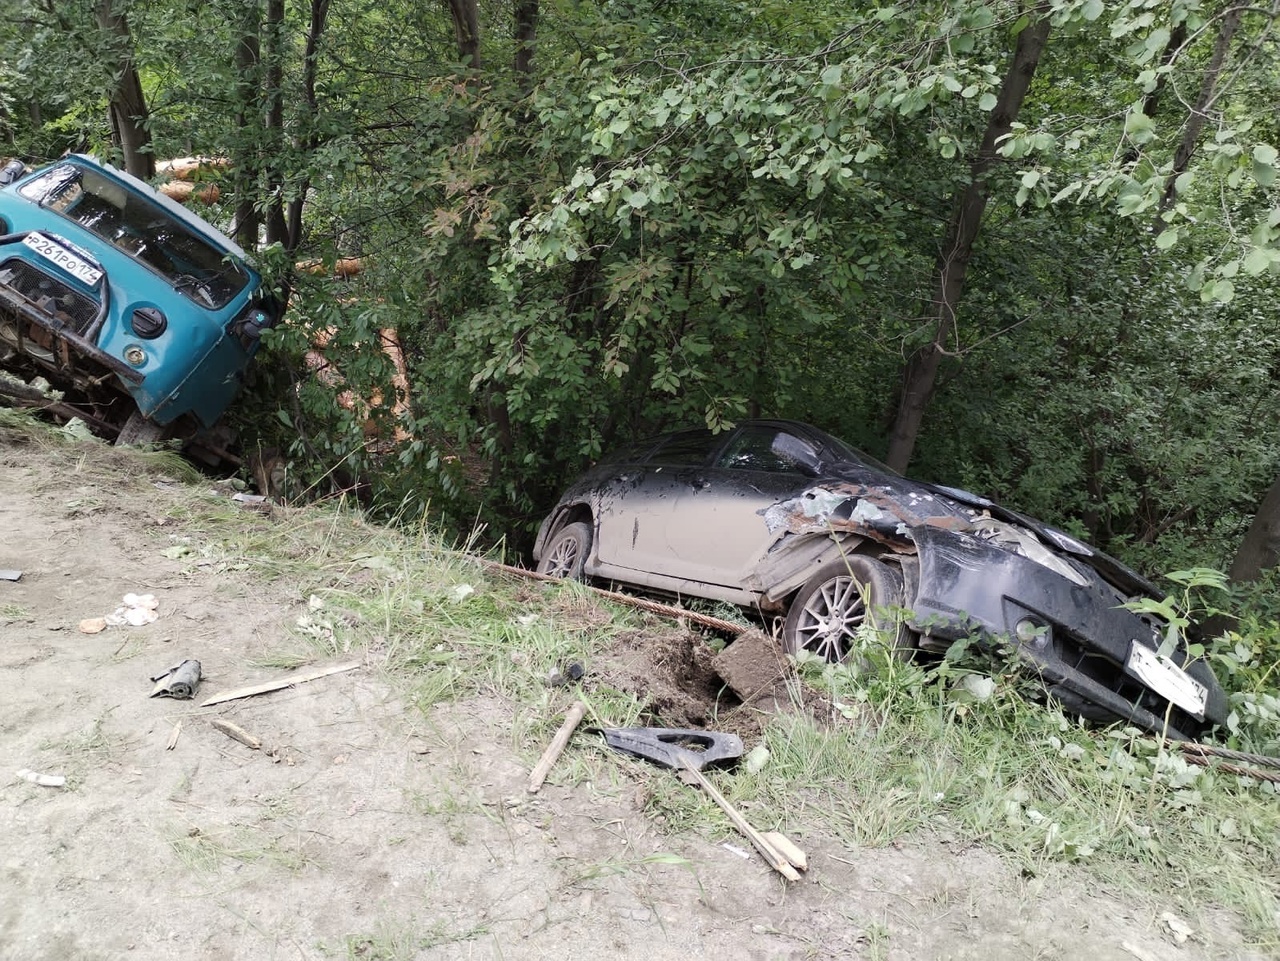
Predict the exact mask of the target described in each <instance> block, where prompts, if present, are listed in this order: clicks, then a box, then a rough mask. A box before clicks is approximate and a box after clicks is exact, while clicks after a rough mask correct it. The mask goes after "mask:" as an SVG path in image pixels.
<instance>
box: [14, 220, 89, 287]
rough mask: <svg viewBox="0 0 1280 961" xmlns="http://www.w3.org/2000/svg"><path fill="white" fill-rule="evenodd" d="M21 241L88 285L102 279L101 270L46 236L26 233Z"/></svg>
mask: <svg viewBox="0 0 1280 961" xmlns="http://www.w3.org/2000/svg"><path fill="white" fill-rule="evenodd" d="M22 242H23V243H24V244H26V245H27V246H28V247H30V248H31V249H32V250H34V251H35V252H36V253H38V254H39V255H40V256H41V257H43V258H44V259H45V260H48V261H50V262H51V263H54V264H57V265H58V266H59V267H61V268H62V269H63V270H65V271H66V272H67V273H69V274H70V275H71V276H72V277H74V278H75V279H76V280H79V281H81V282H82V283H85V284H88V285H89V286H90V287H94V286H96V285H97V283H98V281H99V280H101V279H102V271H101V270H99V269H98V268H97V267H94V266H93V265H92V264H90V263H88V262H87V261H85V260H84V259H83V258H81V257H77V256H76V255H75V254H73V253H72V252H71V251H69V250H67V248H66V247H64V246H62V244H60V243H57V242H55V241H52V240H50V239H49V238H48V237H45V236H43V235H41V234H34V233H33V234H27V235H26V236H25V237H23V238H22Z"/></svg>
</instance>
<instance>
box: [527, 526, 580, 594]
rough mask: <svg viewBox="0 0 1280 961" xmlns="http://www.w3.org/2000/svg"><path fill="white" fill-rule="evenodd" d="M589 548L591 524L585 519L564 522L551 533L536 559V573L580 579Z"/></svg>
mask: <svg viewBox="0 0 1280 961" xmlns="http://www.w3.org/2000/svg"><path fill="white" fill-rule="evenodd" d="M589 550H591V525H590V524H588V523H586V522H585V521H575V522H574V523H572V524H566V525H565V526H564V527H562V528H560V530H558V531H556V532H555V534H554V535H552V537H551V540H550V541H548V542H547V547H546V550H544V551H543V552H542V560H540V561H538V573H539V574H548V575H550V576H551V577H567V578H570V579H571V580H575V581H580V580H582V570H583V567H585V566H586V563H587V552H588V551H589Z"/></svg>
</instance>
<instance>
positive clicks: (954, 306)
mask: <svg viewBox="0 0 1280 961" xmlns="http://www.w3.org/2000/svg"><path fill="white" fill-rule="evenodd" d="M1048 7H1049V5H1048V4H1047V3H1039V4H1037V5H1036V6H1035V8H1034V9H1033V11H1032V15H1033V16H1034V17H1035V19H1033V20H1032V21H1031V22H1030V23H1029V24H1027V26H1025V27H1023V28H1022V31H1021V32H1020V33H1019V34H1018V40H1017V44H1016V46H1015V48H1014V53H1013V61H1012V63H1010V65H1009V72H1008V73H1007V74H1005V77H1004V81H1003V82H1002V83H1001V85H1000V94H999V98H998V99H997V101H996V106H995V109H994V110H992V111H991V117H990V119H989V120H988V122H987V129H986V133H985V134H984V135H983V137H982V146H981V147H980V148H979V150H978V153H977V156H975V157H974V160H973V163H972V164H971V165H970V167H969V185H968V186H967V187H966V188H965V191H964V193H963V194H962V195H961V196H960V198H959V200H958V201H957V203H956V206H955V211H954V213H953V214H952V216H951V221H950V223H949V224H948V225H947V233H946V236H945V238H944V240H943V243H942V247H941V249H940V250H939V252H938V260H937V264H936V266H935V268H934V283H933V298H932V300H931V301H930V302H929V305H928V314H929V316H930V318H931V320H932V326H933V340H932V341H931V342H930V343H929V344H928V345H927V346H925V347H924V348H923V349H921V350H920V351H918V352H917V353H916V354H915V355H914V356H913V357H912V358H911V359H910V360H909V361H908V362H907V365H906V370H905V372H904V374H903V386H902V397H901V398H900V400H899V401H898V412H897V416H896V417H895V419H894V423H893V429H892V430H891V431H890V434H889V454H888V458H887V460H888V464H889V466H890V467H892V468H893V469H894V470H898V471H903V470H905V469H906V467H907V465H908V464H909V463H910V462H911V455H912V453H913V452H914V450H915V445H916V438H917V437H918V436H919V434H920V425H921V423H922V422H923V420H924V412H925V410H926V408H928V406H929V401H930V400H931V399H932V398H933V392H934V387H935V386H936V384H937V380H938V368H939V366H940V365H941V363H942V358H943V355H945V354H946V353H947V350H946V345H947V342H948V341H949V340H950V339H951V337H952V332H953V330H954V328H955V322H956V313H957V311H958V309H959V305H960V298H961V297H962V296H963V294H964V284H965V272H966V271H967V269H968V266H969V258H970V256H971V255H972V254H973V244H974V241H975V240H976V239H977V237H978V228H979V227H980V226H981V225H982V215H983V213H984V212H985V211H986V208H987V176H988V174H989V173H990V172H991V170H992V169H993V168H994V167H995V166H996V164H997V163H998V162H999V159H1000V158H999V156H998V155H997V153H996V147H997V141H998V140H999V138H1000V137H1003V136H1004V135H1005V134H1007V133H1009V131H1010V130H1011V129H1012V125H1013V121H1014V120H1015V119H1017V116H1018V111H1019V110H1020V109H1021V108H1022V101H1023V98H1024V97H1025V96H1026V94H1027V89H1028V88H1029V87H1030V86H1031V78H1032V77H1033V76H1035V72H1036V67H1037V66H1038V65H1039V63H1040V55H1041V53H1042V52H1043V51H1044V47H1045V43H1046V42H1047V40H1048V38H1049V18H1048V16H1047V13H1048Z"/></svg>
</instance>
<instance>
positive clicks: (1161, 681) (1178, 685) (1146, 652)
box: [1125, 641, 1209, 718]
mask: <svg viewBox="0 0 1280 961" xmlns="http://www.w3.org/2000/svg"><path fill="white" fill-rule="evenodd" d="M1125 666H1126V668H1127V669H1128V671H1129V673H1130V674H1132V675H1134V676H1135V677H1137V678H1138V679H1139V680H1140V681H1142V682H1143V683H1144V684H1146V685H1147V687H1149V688H1151V690H1153V691H1155V692H1156V693H1157V694H1159V695H1160V696H1161V697H1164V698H1166V699H1168V700H1170V701H1172V702H1173V703H1174V704H1176V705H1178V707H1180V708H1182V709H1183V710H1184V711H1186V712H1187V713H1188V714H1194V715H1195V716H1196V717H1198V718H1203V717H1204V707H1205V702H1206V701H1207V700H1208V696H1209V693H1208V691H1207V690H1206V688H1205V686H1204V685H1203V684H1201V683H1200V682H1199V681H1197V680H1196V679H1195V678H1193V677H1192V676H1191V675H1190V674H1188V673H1187V672H1186V671H1184V670H1183V669H1182V668H1180V667H1178V665H1176V664H1174V663H1173V661H1171V660H1169V659H1168V658H1167V657H1160V655H1158V654H1157V653H1156V652H1155V651H1153V650H1151V648H1149V647H1146V646H1144V645H1142V644H1139V643H1138V642H1137V641H1130V642H1129V660H1128V662H1127V664H1126V665H1125Z"/></svg>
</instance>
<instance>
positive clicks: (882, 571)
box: [782, 557, 914, 663]
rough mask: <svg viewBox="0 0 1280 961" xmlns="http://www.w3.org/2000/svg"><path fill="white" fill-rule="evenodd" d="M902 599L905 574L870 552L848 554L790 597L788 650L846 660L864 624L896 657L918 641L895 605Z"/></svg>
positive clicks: (785, 632) (785, 628) (785, 630)
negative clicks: (857, 555)
mask: <svg viewBox="0 0 1280 961" xmlns="http://www.w3.org/2000/svg"><path fill="white" fill-rule="evenodd" d="M902 604H903V591H902V576H901V575H900V574H899V573H898V572H897V571H895V570H894V569H893V568H891V567H888V566H886V565H884V564H881V563H880V562H879V561H874V560H872V559H871V558H869V557H843V558H840V559H839V560H835V561H831V562H830V563H827V564H824V565H823V566H822V567H820V568H818V570H817V572H816V573H814V575H813V576H812V577H811V578H809V580H808V581H806V582H805V585H804V586H803V587H802V588H800V592H799V593H798V594H796V596H795V600H793V601H792V602H791V608H790V610H788V612H787V619H786V622H785V624H784V625H783V631H782V636H783V642H784V644H785V646H786V649H787V653H789V654H798V653H799V652H800V651H810V652H811V653H813V654H816V655H818V656H819V657H821V658H822V659H823V660H824V661H828V662H831V663H834V662H836V661H843V660H844V659H845V658H846V657H847V656H848V655H849V651H850V650H852V649H854V648H856V647H857V643H858V642H857V634H858V629H859V628H861V627H862V626H863V625H864V624H866V625H869V626H870V627H871V628H872V629H873V630H875V631H877V632H879V634H880V635H881V637H882V638H884V640H885V643H886V644H888V645H890V649H891V650H892V652H893V655H894V656H895V657H899V658H904V659H905V658H907V657H910V656H911V653H912V651H913V650H914V645H913V644H912V643H911V635H910V632H909V631H908V630H907V628H906V626H905V625H904V624H902V623H901V618H900V617H898V616H897V615H896V613H895V612H894V611H893V610H892V609H893V608H901V607H902Z"/></svg>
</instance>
